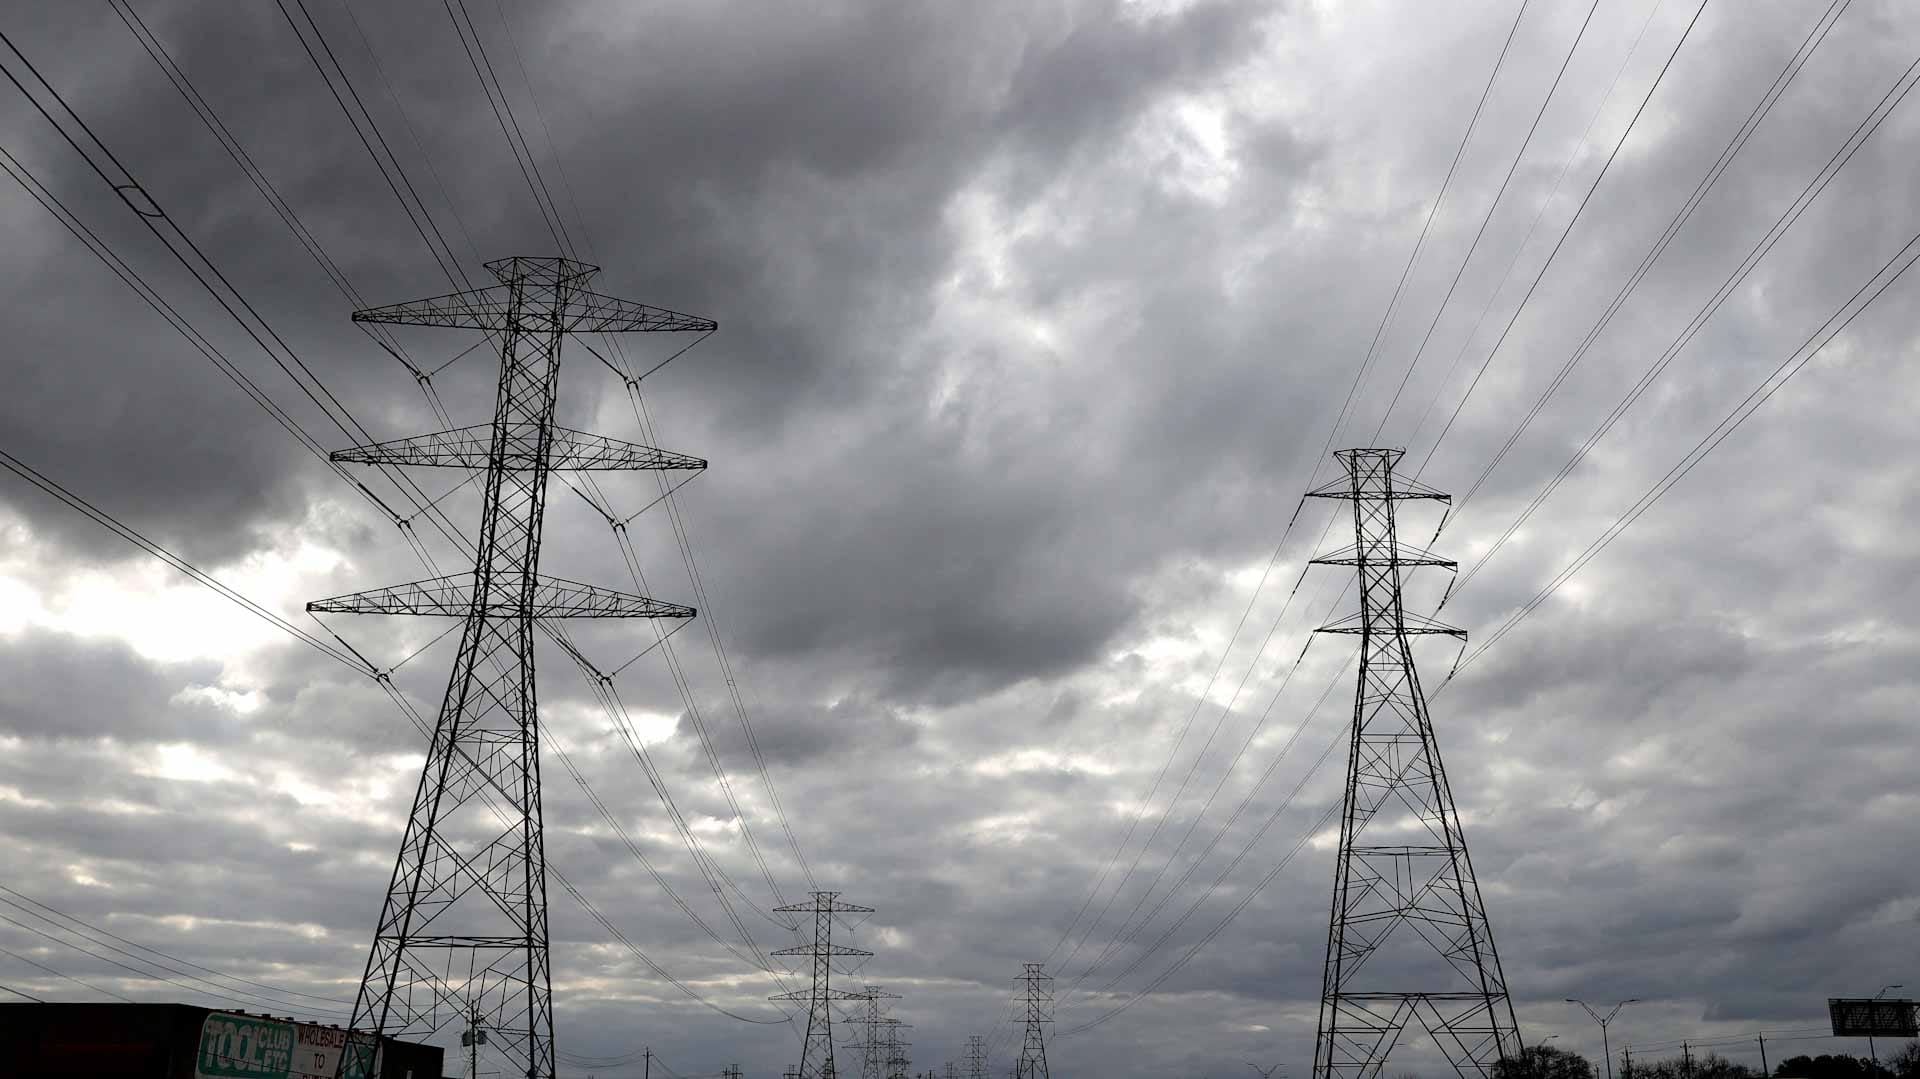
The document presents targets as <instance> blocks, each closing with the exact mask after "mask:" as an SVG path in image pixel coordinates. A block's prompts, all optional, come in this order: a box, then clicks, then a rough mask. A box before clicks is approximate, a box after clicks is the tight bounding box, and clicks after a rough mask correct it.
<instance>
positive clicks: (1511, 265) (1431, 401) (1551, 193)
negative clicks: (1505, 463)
mask: <svg viewBox="0 0 1920 1079" xmlns="http://www.w3.org/2000/svg"><path fill="white" fill-rule="evenodd" d="M1665 2H1666V0H1653V3H1652V4H1651V5H1650V6H1649V7H1648V8H1647V15H1646V18H1644V19H1642V20H1640V29H1639V31H1638V32H1637V33H1635V34H1634V36H1633V42H1632V44H1630V45H1628V46H1627V50H1626V52H1625V53H1623V54H1622V55H1621V57H1620V63H1619V65H1618V66H1616V67H1615V68H1614V69H1613V78H1611V79H1609V80H1608V81H1607V88H1606V90H1605V91H1604V92H1603V93H1601V94H1600V96H1599V98H1598V100H1596V101H1595V102H1594V106H1593V111H1592V112H1591V113H1589V114H1588V115H1587V123H1586V126H1585V127H1583V128H1582V129H1581V131H1580V137H1579V138H1577V139H1575V140H1573V142H1572V144H1571V146H1570V147H1569V149H1568V150H1567V156H1566V158H1565V159H1564V160H1562V161H1561V162H1560V170H1559V171H1558V172H1557V173H1555V174H1554V177H1553V185H1552V186H1551V187H1549V188H1547V194H1546V196H1545V197H1544V198H1542V199H1540V200H1539V205H1538V206H1536V207H1535V208H1534V211H1533V219H1532V220H1531V221H1529V222H1527V231H1526V232H1525V233H1523V234H1521V236H1520V242H1519V243H1517V244H1515V245H1514V247H1513V254H1512V255H1511V256H1509V257H1508V259H1507V265H1506V268H1505V269H1503V270H1501V271H1500V280H1499V283H1498V284H1496V285H1494V286H1493V289H1492V290H1491V291H1489V292H1488V293H1487V301H1486V303H1484V304H1481V305H1480V313H1479V314H1478V315H1475V316H1474V318H1473V325H1472V326H1471V327H1469V328H1468V329H1467V332H1466V335H1465V336H1463V337H1462V338H1461V339H1460V347H1459V349H1457V350H1456V351H1455V352H1454V354H1453V359H1452V360H1451V361H1449V362H1448V363H1447V370H1446V373H1444V374H1442V375H1441V376H1440V378H1439V380H1438V381H1436V382H1435V383H1434V387H1433V393H1432V394H1430V395H1428V397H1427V403H1426V406H1425V407H1423V408H1422V409H1421V410H1420V418H1419V419H1418V420H1416V421H1414V424H1413V427H1412V429H1411V430H1410V431H1408V433H1407V437H1406V440H1405V444H1407V445H1412V444H1413V443H1414V442H1415V441H1417V440H1418V439H1419V437H1420V432H1422V431H1424V430H1426V429H1427V418H1428V417H1429V416H1431V415H1433V409H1434V406H1435V405H1438V404H1439V403H1440V396H1441V394H1442V393H1444V392H1445V391H1446V388H1447V386H1448V384H1449V383H1451V382H1452V381H1453V373H1454V372H1455V371H1457V370H1459V369H1460V361H1461V360H1463V359H1465V358H1466V356H1467V350H1468V349H1469V348H1472V347H1473V342H1474V341H1475V340H1477V339H1478V338H1479V336H1480V327H1481V326H1484V325H1486V321H1487V316H1488V315H1490V314H1492V313H1493V305H1494V304H1495V303H1497V302H1498V301H1499V299H1500V297H1501V295H1502V294H1504V293H1505V292H1506V290H1507V282H1508V281H1511V280H1513V271H1514V269H1515V268H1516V267H1518V266H1519V265H1520V256H1521V255H1524V254H1526V252H1527V247H1528V245H1529V243H1531V242H1532V240H1533V234H1534V233H1535V232H1538V231H1539V230H1540V221H1541V220H1542V219H1543V218H1545V217H1546V216H1547V208H1548V207H1550V206H1552V205H1553V203H1554V200H1556V199H1558V198H1559V197H1560V188H1561V187H1563V186H1564V185H1565V184H1566V182H1567V174H1568V173H1570V172H1572V171H1573V163H1574V162H1575V161H1577V160H1579V159H1580V157H1581V156H1582V155H1583V154H1584V153H1585V152H1586V149H1587V143H1588V140H1590V139H1591V138H1592V137H1593V129H1594V127H1595V125H1597V124H1599V122H1600V116H1601V114H1603V113H1605V112H1606V111H1607V103H1608V102H1610V101H1612V100H1613V94H1614V91H1615V90H1617V89H1619V86H1620V79H1621V77H1622V76H1624V75H1625V74H1626V73H1627V68H1628V67H1629V66H1631V65H1632V63H1633V58H1634V57H1635V56H1638V55H1640V45H1641V43H1642V42H1644V41H1645V40H1646V38H1647V31H1648V30H1649V29H1651V28H1652V26H1653V20H1654V18H1655V16H1657V15H1659V14H1660V8H1661V6H1662V5H1663V4H1664V3H1665Z"/></svg>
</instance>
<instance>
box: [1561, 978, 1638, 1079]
mask: <svg viewBox="0 0 1920 1079" xmlns="http://www.w3.org/2000/svg"><path fill="white" fill-rule="evenodd" d="M1566 999H1567V1003H1568V1004H1578V1005H1580V1006H1581V1007H1582V1008H1586V1009H1587V1014H1588V1015H1591V1016H1593V1021H1594V1022H1596V1023H1598V1024H1600V1051H1601V1052H1602V1053H1604V1054H1606V1058H1607V1079H1613V1046H1612V1044H1610V1043H1609V1042H1608V1041H1607V1024H1608V1023H1611V1022H1613V1017H1614V1016H1616V1015H1619V1014H1620V1009H1622V1008H1624V1007H1626V1006H1627V1005H1629V1004H1638V1003H1640V998H1639V997H1628V998H1627V999H1625V1000H1623V1001H1621V1002H1620V1003H1618V1004H1615V1005H1614V1006H1613V1010H1612V1011H1610V1012H1608V1013H1607V1017H1606V1018H1605V1019H1602V1018H1600V1013H1599V1012H1596V1011H1594V1010H1593V1009H1592V1008H1591V1007H1588V1005H1587V1002H1586V1001H1584V1000H1576V999H1574V998H1573V997H1568V998H1566Z"/></svg>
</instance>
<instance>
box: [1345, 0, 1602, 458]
mask: <svg viewBox="0 0 1920 1079" xmlns="http://www.w3.org/2000/svg"><path fill="white" fill-rule="evenodd" d="M1599 8H1600V0H1593V3H1592V4H1591V5H1589V6H1588V7H1587V16H1586V18H1584V19H1582V20H1580V31H1579V32H1578V33H1576V34H1574V35H1573V44H1571V45H1569V46H1567V55H1566V56H1565V57H1563V58H1562V59H1561V60H1560V70H1559V71H1557V72H1555V73H1554V76H1553V84H1552V85H1551V86H1549V87H1547V96H1545V97H1543V98H1541V99H1540V108H1539V110H1538V111H1536V112H1535V113H1534V114H1533V123H1531V124H1529V125H1528V126H1527V134H1526V137H1525V138H1523V139H1521V140H1520V148H1519V149H1518V150H1515V151H1514V153H1513V161H1512V163H1511V164H1509V165H1508V166H1507V174H1506V175H1505V176H1503V177H1501V178H1500V187H1499V188H1498V189H1497V190H1495V191H1494V193H1493V201H1491V202H1489V203H1487V212H1486V213H1485V214H1484V215H1482V216H1481V218H1480V227H1479V228H1478V229H1476V230H1475V231H1474V234H1473V242H1472V243H1469V244H1468V245H1467V253H1466V254H1465V255H1462V256H1461V257H1460V265H1459V266H1458V267H1457V268H1456V269H1455V270H1454V271H1453V280H1452V281H1449V282H1448V283H1447V293H1446V295H1445V296H1442V297H1441V298H1440V306H1438V307H1436V308H1434V311H1433V319H1432V320H1431V321H1429V322H1428V323H1427V332H1426V333H1425V334H1423V335H1422V336H1421V338H1420V346H1419V347H1418V348H1416V349H1414V350H1413V358H1412V359H1411V360H1408V361H1407V370H1406V373H1405V374H1403V375H1401V376H1400V385H1399V386H1397V387H1395V388H1394V391H1393V397H1392V399H1391V400H1389V401H1388V402H1387V408H1386V411H1385V412H1382V413H1381V414H1380V426H1378V427H1376V428H1374V432H1373V441H1374V443H1375V444H1378V443H1379V441H1380V435H1381V433H1382V432H1384V431H1385V430H1386V429H1387V420H1389V419H1391V418H1392V417H1393V408H1394V406H1395V405H1397V404H1399V403H1400V395H1401V394H1402V393H1403V392H1405V391H1406V388H1407V380H1408V379H1410V378H1412V377H1413V369H1414V368H1415V367H1418V366H1419V365H1420V357H1421V356H1422V355H1424V354H1425V353H1426V351H1427V342H1429V341H1431V340H1433V331H1434V327H1436V326H1438V325H1440V316H1441V315H1444V314H1446V311H1447V304H1449V303H1451V302H1452V300H1453V292H1454V290H1455V289H1457V288H1459V287H1460V277H1461V275H1463V274H1465V273H1466V272H1467V264H1468V263H1470V262H1472V261H1473V253H1474V252H1475V251H1478V250H1479V249H1480V240H1481V238H1482V237H1484V236H1485V235H1486V234H1487V226H1488V225H1489V224H1490V223H1492V221H1493V214H1494V211H1495V210H1498V209H1499V208H1500V198H1501V196H1503V195H1505V194H1506V193H1507V185H1508V184H1510V183H1512V182H1513V174H1514V172H1515V171H1516V170H1518V169H1519V168H1520V161H1521V159H1522V158H1524V157H1526V155H1527V147H1528V146H1531V145H1532V144H1533V135H1534V132H1536V131H1538V130H1540V118H1541V117H1543V116H1545V115H1546V114H1547V106H1548V105H1549V104H1551V103H1552V102H1553V95H1554V92H1555V91H1557V90H1559V89H1560V80H1561V79H1562V78H1564V77H1565V76H1566V74H1567V65H1568V64H1571V63H1573V54H1574V53H1575V52H1577V51H1579V49H1580V42H1581V40H1582V39H1583V38H1585V37H1586V36H1587V27H1588V26H1589V25H1591V24H1592V22H1593V13H1594V12H1595V11H1597V10H1599ZM1518 25H1519V24H1518V22H1517V21H1516V22H1515V26H1516V27H1518ZM1508 41H1509V42H1511V41H1512V35H1511V34H1509V35H1508ZM1487 89H1489V90H1491V89H1493V83H1492V82H1491V81H1489V82H1488V83H1487ZM1480 100H1481V103H1482V104H1483V105H1484V104H1485V103H1486V95H1485V94H1482V95H1481V98H1480ZM1463 148H1464V147H1463Z"/></svg>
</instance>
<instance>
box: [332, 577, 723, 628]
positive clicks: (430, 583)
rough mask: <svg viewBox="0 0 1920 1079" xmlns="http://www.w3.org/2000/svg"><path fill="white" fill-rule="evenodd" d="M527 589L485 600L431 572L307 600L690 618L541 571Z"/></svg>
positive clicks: (420, 610) (367, 610)
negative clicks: (414, 578) (401, 581)
mask: <svg viewBox="0 0 1920 1079" xmlns="http://www.w3.org/2000/svg"><path fill="white" fill-rule="evenodd" d="M529 583H530V584H531V585H532V587H531V588H530V589H529V594H527V595H524V596H523V595H519V594H506V595H493V594H492V593H491V592H490V598H489V600H488V601H487V602H486V603H477V602H475V599H474V588H473V579H472V578H471V577H465V576H463V577H435V578H432V579H430V580H425V581H411V582H408V583H407V584H397V585H390V586H388V587H386V588H375V589H371V590H369V591H365V592H352V593H349V594H347V595H344V596H334V597H332V598H330V599H317V600H313V601H312V602H310V603H308V604H307V610H309V611H311V612H313V613H315V614H407V615H428V616H432V615H439V616H444V617H449V618H466V617H469V616H471V615H473V614H476V613H478V614H486V615H496V616H502V617H504V616H507V615H514V614H521V613H530V614H531V615H532V616H533V617H534V618H692V617H693V616H694V614H695V613H696V612H695V611H694V609H693V608H692V607H687V606H684V605H682V604H678V603H668V602H666V601H665V600H658V599H650V598H648V597H646V596H636V595H632V594H630V593H627V592H616V591H614V590H613V589H611V588H601V587H599V586H598V585H590V584H581V583H580V582H578V581H567V580H562V579H560V578H558V577H549V576H547V575H545V574H533V575H531V581H530V582H529Z"/></svg>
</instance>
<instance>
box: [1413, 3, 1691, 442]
mask: <svg viewBox="0 0 1920 1079" xmlns="http://www.w3.org/2000/svg"><path fill="white" fill-rule="evenodd" d="M1709 2H1710V0H1700V5H1699V6H1698V7H1696V8H1694V9H1693V17H1692V18H1691V19H1688V20H1687V27H1686V29H1685V30H1683V31H1681V33H1680V39H1679V40H1678V41H1675V42H1674V43H1673V49H1672V51H1670V52H1668V53H1667V59H1666V62H1665V63H1663V64H1661V65H1660V73H1659V74H1658V75H1656V76H1654V79H1653V84H1652V85H1650V86H1648V87H1647V92H1646V94H1645V95H1643V96H1642V97H1641V98H1640V106H1639V107H1638V108H1636V109H1634V111H1633V117H1632V118H1631V119H1630V120H1628V121H1627V126H1626V128H1625V129H1624V130H1622V131H1621V132H1620V137H1619V138H1618V139H1617V140H1615V141H1614V144H1613V150H1612V152H1611V153H1609V154H1607V160H1606V163H1605V164H1603V165H1601V166H1600V171H1599V172H1598V173H1596V174H1594V177H1593V182H1592V183H1590V184H1588V185H1587V193H1586V194H1585V195H1583V196H1581V198H1580V205H1579V206H1577V207H1575V208H1574V211H1573V216H1572V217H1570V218H1568V219H1567V223H1566V226H1565V227H1564V228H1562V229H1561V230H1560V238H1559V239H1558V240H1556V241H1554V245H1553V250H1552V251H1549V252H1548V253H1547V259H1546V261H1545V262H1542V263H1541V264H1540V270H1539V272H1538V273H1536V274H1534V275H1533V283H1532V284H1530V285H1528V286H1527V291H1526V294H1525V295H1523V296H1521V297H1520V304H1519V306H1517V307H1515V308H1514V309H1513V317H1511V318H1509V319H1508V320H1507V324H1506V326H1505V327H1504V328H1502V329H1501V331H1500V336H1499V337H1498V338H1497V339H1496V340H1495V341H1494V342H1493V347H1492V348H1491V349H1489V350H1488V351H1487V358H1486V359H1484V360H1482V361H1481V362H1480V369H1479V370H1478V371H1476V372H1474V375H1473V380H1472V381H1471V382H1469V383H1467V389H1466V392H1465V393H1463V394H1461V395H1460V400H1459V401H1457V402H1455V404H1454V406H1453V413H1452V414H1451V415H1449V416H1448V417H1447V422H1446V425H1445V426H1443V427H1441V428H1440V433H1439V434H1438V435H1436V436H1434V440H1433V445H1432V446H1429V447H1428V448H1427V456H1426V459H1425V461H1422V462H1421V467H1420V469H1419V470H1416V471H1415V473H1414V478H1415V479H1419V478H1420V472H1421V471H1424V470H1425V468H1426V462H1427V461H1431V460H1432V459H1433V454H1434V451H1436V450H1438V449H1439V447H1440V444H1441V443H1442V442H1444V441H1446V438H1447V434H1448V433H1449V432H1451V431H1452V430H1453V425H1454V422H1455V421H1456V420H1458V419H1459V418H1460V411H1461V410H1462V409H1464V408H1466V407H1467V402H1468V401H1470V400H1472V399H1473V391H1474V390H1475V389H1476V388H1477V387H1478V386H1479V385H1480V380H1481V379H1482V378H1485V377H1486V374H1487V369H1488V368H1489V367H1491V366H1492V365H1493V360H1494V357H1496V356H1498V355H1499V354H1500V346H1502V345H1504V344H1506V342H1507V335H1508V334H1511V333H1512V332H1513V326H1514V323H1516V322H1519V321H1520V315H1521V313H1522V312H1524V311H1525V310H1526V309H1527V301H1529V300H1531V299H1533V293H1534V290H1536V289H1538V288H1539V287H1540V282H1541V280H1542V279H1544V278H1545V277H1546V276H1547V271H1548V270H1549V269H1551V268H1552V267H1553V262H1554V259H1556V258H1558V257H1559V255H1560V251H1561V249H1562V248H1564V247H1565V246H1566V243H1567V237H1568V236H1570V235H1572V233H1573V227H1574V226H1575V225H1577V224H1579V222H1580V218H1581V217H1582V216H1583V215H1584V214H1585V213H1586V211H1587V205H1588V204H1589V203H1591V202H1592V201H1593V193H1594V192H1595V191H1598V190H1599V189H1600V181H1602V180H1604V179H1606V178H1607V173H1608V172H1609V171H1610V170H1611V169H1612V168H1613V163H1614V161H1615V160H1617V159H1618V158H1619V156H1620V148H1621V147H1623V146H1625V145H1626V144H1627V138H1628V137H1629V136H1631V135H1632V134H1633V129H1634V128H1635V127H1636V126H1638V125H1639V123H1640V117H1641V116H1642V115H1644V114H1645V113H1646V111H1647V105H1648V104H1649V103H1651V102H1652V101H1653V95H1654V93H1655V92H1657V91H1658V90H1659V89H1660V84H1661V83H1663V82H1665V81H1666V78H1667V72H1669V71H1671V70H1673V62H1674V60H1675V59H1676V58H1678V57H1679V55H1680V49H1681V48H1682V47H1683V46H1684V45H1686V43H1687V39H1688V38H1689V37H1691V36H1693V28H1694V27H1696V26H1698V25H1699V24H1700V16H1701V15H1702V14H1704V13H1705V12H1706V10H1707V4H1708V3H1709Z"/></svg>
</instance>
